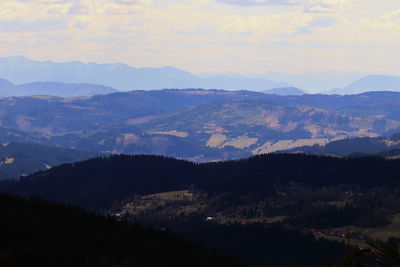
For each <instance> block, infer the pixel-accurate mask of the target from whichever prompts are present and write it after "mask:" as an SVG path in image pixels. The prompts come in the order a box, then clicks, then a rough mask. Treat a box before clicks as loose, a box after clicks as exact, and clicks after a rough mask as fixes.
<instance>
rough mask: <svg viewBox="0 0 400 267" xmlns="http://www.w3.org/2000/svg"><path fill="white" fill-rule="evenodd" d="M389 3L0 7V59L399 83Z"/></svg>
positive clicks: (117, 1)
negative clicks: (380, 77) (376, 77)
mask: <svg viewBox="0 0 400 267" xmlns="http://www.w3.org/2000/svg"><path fill="white" fill-rule="evenodd" d="M399 47H400V1H399V0H1V1H0V56H26V57H29V58H31V59H35V60H52V61H72V60H79V61H84V62H98V63H116V62H121V63H126V64H129V65H131V66H134V67H144V66H146V67H161V66H166V65H169V66H174V67H177V68H181V69H185V70H187V71H190V72H194V73H202V72H208V73H210V72H211V73H225V72H239V73H264V72H268V71H277V72H286V73H310V72H365V73H377V74H392V75H400V49H399Z"/></svg>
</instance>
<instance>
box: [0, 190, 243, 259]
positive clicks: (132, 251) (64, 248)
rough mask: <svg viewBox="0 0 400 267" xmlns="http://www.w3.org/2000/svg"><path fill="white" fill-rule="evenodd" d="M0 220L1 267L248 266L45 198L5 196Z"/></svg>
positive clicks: (168, 236) (163, 234) (0, 200)
mask: <svg viewBox="0 0 400 267" xmlns="http://www.w3.org/2000/svg"><path fill="white" fill-rule="evenodd" d="M0 218H1V220H0V235H1V241H2V242H1V244H0V266H6V267H8V266H49V267H50V266H52V267H54V266H59V267H63V266H75V267H79V266H97V267H101V266H107V267H111V266H115V267H122V266H242V265H241V263H239V262H237V261H234V260H228V259H226V258H223V257H221V256H219V255H217V254H215V253H213V252H212V251H210V250H209V249H206V248H204V247H202V246H200V245H196V244H194V243H193V242H190V241H184V240H181V239H178V238H176V237H173V236H172V235H171V234H169V233H166V232H160V231H156V230H153V229H152V228H143V227H141V226H140V225H138V224H133V225H127V224H126V223H125V222H117V221H115V220H114V219H111V218H106V217H103V216H101V215H96V214H94V213H89V212H87V211H85V210H83V209H81V208H77V207H69V206H65V205H60V204H54V203H50V202H46V201H42V200H39V199H31V200H23V199H20V198H18V197H14V196H10V195H6V194H0ZM207 264H208V265H207Z"/></svg>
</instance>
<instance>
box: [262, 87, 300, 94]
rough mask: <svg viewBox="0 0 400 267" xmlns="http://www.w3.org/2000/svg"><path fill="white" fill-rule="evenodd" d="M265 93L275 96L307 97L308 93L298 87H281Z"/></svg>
mask: <svg viewBox="0 0 400 267" xmlns="http://www.w3.org/2000/svg"><path fill="white" fill-rule="evenodd" d="M263 93H266V94H273V95H305V94H306V92H304V91H303V90H301V89H299V88H296V87H281V88H272V89H268V90H264V91H263Z"/></svg>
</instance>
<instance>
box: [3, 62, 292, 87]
mask: <svg viewBox="0 0 400 267" xmlns="http://www.w3.org/2000/svg"><path fill="white" fill-rule="evenodd" d="M0 77H2V78H4V79H7V80H9V81H11V82H13V83H16V84H21V83H31V82H35V81H55V82H63V83H89V84H100V85H104V86H109V87H113V88H116V89H118V90H121V91H128V90H151V89H163V88H177V89H180V88H204V89H226V90H241V89H246V90H254V91H262V90H266V89H271V88H277V87H289V86H291V85H290V84H288V83H283V82H273V81H271V80H268V79H262V78H240V77H226V76H214V77H210V78H202V77H200V76H197V75H195V74H192V73H189V72H186V71H183V70H179V69H176V68H174V67H162V68H133V67H130V66H128V65H125V64H97V63H82V62H78V61H74V62H65V63H55V62H51V61H43V62H40V61H34V60H30V59H27V58H25V57H4V58H0Z"/></svg>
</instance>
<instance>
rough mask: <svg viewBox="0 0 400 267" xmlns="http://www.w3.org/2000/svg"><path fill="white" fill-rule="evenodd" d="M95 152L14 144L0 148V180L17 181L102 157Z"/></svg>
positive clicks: (3, 145)
mask: <svg viewBox="0 0 400 267" xmlns="http://www.w3.org/2000/svg"><path fill="white" fill-rule="evenodd" d="M102 155H104V154H101V153H96V152H87V151H79V150H72V149H65V148H56V147H49V146H42V145H38V144H29V143H16V142H12V143H9V144H2V145H1V146H0V180H5V179H17V178H20V177H21V176H23V175H28V174H30V173H33V172H37V171H40V170H47V169H49V168H52V167H53V166H57V165H60V164H63V163H70V162H77V161H82V160H85V159H89V158H93V157H98V156H102Z"/></svg>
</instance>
